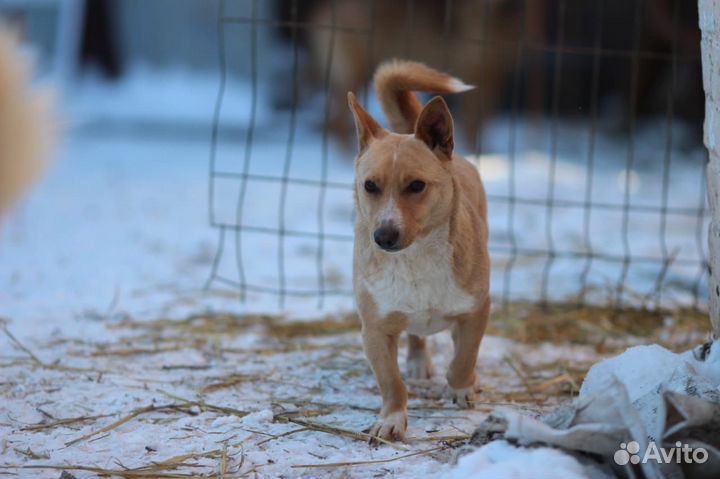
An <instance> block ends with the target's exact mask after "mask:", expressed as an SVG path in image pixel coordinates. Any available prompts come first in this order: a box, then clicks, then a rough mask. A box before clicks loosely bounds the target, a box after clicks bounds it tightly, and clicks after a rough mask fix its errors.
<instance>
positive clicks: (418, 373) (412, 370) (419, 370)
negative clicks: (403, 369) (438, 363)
mask: <svg viewBox="0 0 720 479" xmlns="http://www.w3.org/2000/svg"><path fill="white" fill-rule="evenodd" d="M434 373H435V371H434V368H433V364H432V361H431V360H430V358H429V357H427V356H417V357H413V358H408V360H407V375H408V379H432V377H433V374H434Z"/></svg>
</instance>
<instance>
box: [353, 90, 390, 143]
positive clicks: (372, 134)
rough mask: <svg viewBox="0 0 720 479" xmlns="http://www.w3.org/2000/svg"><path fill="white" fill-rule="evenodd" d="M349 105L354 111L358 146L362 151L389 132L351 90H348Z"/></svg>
mask: <svg viewBox="0 0 720 479" xmlns="http://www.w3.org/2000/svg"><path fill="white" fill-rule="evenodd" d="M348 105H349V106H350V111H352V114H353V117H354V118H355V130H356V131H357V138H358V146H359V148H360V153H362V152H363V151H365V149H366V148H367V147H368V146H369V145H370V143H372V142H373V140H377V139H378V138H382V137H383V136H385V135H386V134H387V132H386V131H385V129H384V128H383V127H382V126H380V124H379V123H378V122H377V121H375V119H374V118H373V117H372V116H370V113H368V112H367V111H365V109H364V108H363V107H362V106H360V103H359V102H358V101H357V98H355V94H354V93H353V92H351V91H349V92H348Z"/></svg>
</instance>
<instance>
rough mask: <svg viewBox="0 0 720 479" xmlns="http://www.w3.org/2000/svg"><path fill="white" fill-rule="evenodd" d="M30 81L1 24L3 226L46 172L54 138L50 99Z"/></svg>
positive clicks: (0, 203) (0, 190) (10, 36)
mask: <svg viewBox="0 0 720 479" xmlns="http://www.w3.org/2000/svg"><path fill="white" fill-rule="evenodd" d="M29 81H30V68H29V67H28V65H27V62H25V61H24V59H23V58H22V57H21V54H20V51H19V42H18V41H17V39H16V37H15V35H14V33H13V32H11V31H10V30H9V29H8V28H6V27H3V25H2V24H1V23H0V226H2V220H3V218H4V217H6V216H7V215H8V213H9V212H10V209H11V208H12V206H13V205H14V204H15V203H16V202H17V201H18V200H19V199H20V197H21V196H22V195H23V193H25V192H26V191H27V189H28V187H29V186H30V185H31V184H32V183H33V182H34V181H35V180H36V179H37V178H38V177H39V176H40V174H41V173H42V172H43V171H45V169H46V168H47V166H48V157H49V152H50V148H51V145H52V143H53V138H54V134H55V128H54V125H53V122H52V120H51V118H52V117H51V114H50V111H51V108H50V104H51V101H50V95H49V93H48V92H38V91H34V90H32V89H31V88H30V87H29Z"/></svg>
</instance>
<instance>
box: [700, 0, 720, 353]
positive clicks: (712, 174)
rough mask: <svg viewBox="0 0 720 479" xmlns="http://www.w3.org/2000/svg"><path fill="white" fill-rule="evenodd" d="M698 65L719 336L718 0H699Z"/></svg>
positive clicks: (713, 317)
mask: <svg viewBox="0 0 720 479" xmlns="http://www.w3.org/2000/svg"><path fill="white" fill-rule="evenodd" d="M698 7H699V8H698V11H699V20H700V31H701V33H702V69H703V85H704V88H705V136H704V138H705V146H706V147H707V149H708V152H709V154H710V161H709V163H708V165H707V185H708V203H709V207H710V229H709V238H708V246H709V253H710V255H709V256H710V258H709V261H710V321H711V323H712V327H713V334H714V337H715V338H716V339H720V0H699V1H698Z"/></svg>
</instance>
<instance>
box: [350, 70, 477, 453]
mask: <svg viewBox="0 0 720 479" xmlns="http://www.w3.org/2000/svg"><path fill="white" fill-rule="evenodd" d="M374 81H375V89H376V92H377V95H378V98H379V99H380V103H381V105H382V107H383V111H384V112H385V115H386V116H387V118H388V121H389V123H390V127H391V129H392V130H394V131H392V132H391V131H388V130H386V129H384V128H383V127H381V126H380V125H379V124H378V123H377V121H375V119H373V118H372V117H371V116H370V115H369V114H368V113H367V112H366V111H365V110H364V109H363V108H362V107H361V106H360V104H359V103H358V101H357V100H356V98H355V95H353V93H348V102H349V105H350V109H351V110H352V113H353V116H354V118H355V125H356V129H357V136H358V143H359V153H358V156H357V159H356V160H355V171H356V180H355V201H356V208H357V220H356V225H355V250H354V265H353V269H354V271H353V285H354V290H355V297H356V300H357V304H358V309H359V313H360V318H361V323H362V338H363V344H364V348H365V354H366V355H367V357H368V360H369V361H370V365H371V367H372V369H373V371H374V373H375V377H376V379H377V382H378V385H379V387H380V392H381V394H382V398H383V406H382V410H381V412H380V418H379V420H378V421H377V422H376V423H375V424H374V425H373V426H372V427H371V428H370V434H371V435H373V436H376V437H379V438H382V439H388V440H402V439H404V437H405V430H406V429H407V390H406V388H405V385H404V383H403V381H402V378H401V376H400V369H399V367H398V361H397V355H398V343H399V337H400V333H402V332H403V331H405V330H407V331H408V334H409V344H408V345H409V347H408V376H409V377H411V378H430V377H431V376H432V374H433V367H432V362H431V358H430V354H429V352H428V351H427V349H426V344H425V339H424V337H425V336H427V335H430V334H434V333H437V332H439V331H441V330H444V329H447V328H450V329H451V330H452V337H453V342H454V345H455V353H454V357H453V359H452V362H451V363H450V367H449V369H448V371H447V375H446V377H447V381H448V385H449V389H450V393H451V396H452V398H453V400H454V402H456V403H457V404H458V405H459V406H460V407H464V408H470V407H473V406H474V404H473V401H474V397H475V381H476V377H475V364H476V361H477V355H478V349H479V347H480V341H481V340H482V337H483V334H484V333H485V328H486V326H487V321H488V315H489V311H490V297H489V282H490V258H489V256H488V252H487V241H488V226H487V205H486V198H485V190H484V188H483V184H482V181H481V180H480V175H479V174H478V171H477V169H476V168H475V167H474V166H473V165H472V164H471V163H470V162H469V161H467V160H465V159H464V158H462V157H460V156H457V155H454V154H453V145H454V142H453V119H452V116H451V115H450V111H449V110H448V107H447V105H446V103H445V101H444V100H443V99H442V98H441V97H435V98H433V99H432V100H430V101H429V102H428V103H427V104H426V105H425V106H424V107H423V106H422V105H421V104H420V102H419V100H418V98H417V97H416V95H415V93H413V91H425V92H436V93H456V92H462V91H466V90H469V89H470V88H472V87H469V86H468V85H465V84H464V83H463V82H462V81H460V80H458V79H456V78H453V77H451V76H448V75H445V74H443V73H440V72H437V71H435V70H433V69H431V68H428V67H426V66H425V65H423V64H421V63H415V62H407V61H404V62H402V61H395V62H388V63H385V64H383V65H381V66H380V67H379V68H378V70H377V72H376V74H375V79H374Z"/></svg>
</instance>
